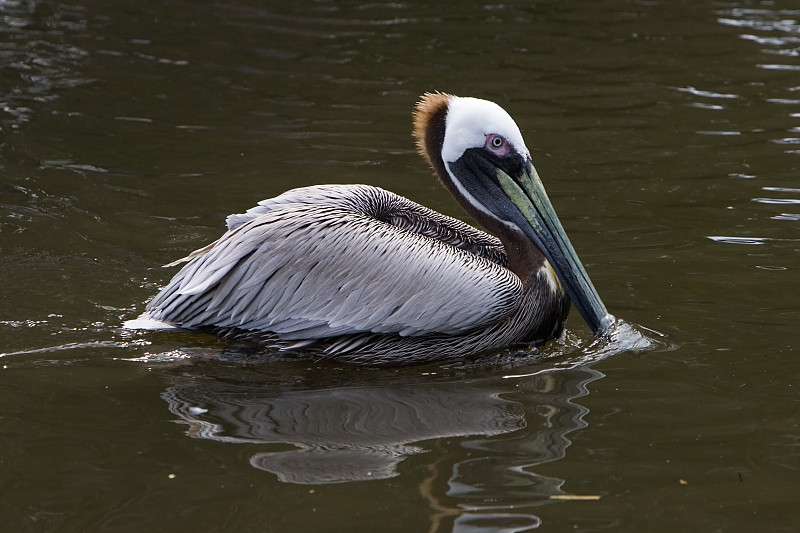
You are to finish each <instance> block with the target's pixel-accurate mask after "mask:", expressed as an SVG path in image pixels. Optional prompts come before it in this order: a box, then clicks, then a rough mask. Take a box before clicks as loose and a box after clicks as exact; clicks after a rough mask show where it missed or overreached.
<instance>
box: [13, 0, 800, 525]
mask: <svg viewBox="0 0 800 533" xmlns="http://www.w3.org/2000/svg"><path fill="white" fill-rule="evenodd" d="M798 43H800V10H798V9H797V8H796V7H795V6H794V5H793V4H792V3H791V2H788V1H780V0H779V1H775V2H725V1H719V2H717V1H714V2H711V1H677V2H666V1H664V2H640V1H618V0H609V1H604V2H597V1H591V2H590V1H583V0H581V1H574V2H558V1H552V2H537V3H530V4H528V3H521V4H508V3H475V2H466V3H465V2H436V3H433V2H421V1H420V2H410V3H409V2H406V3H379V2H376V3H353V2H325V1H321V2H311V3H285V2H261V3H259V2H253V1H251V2H249V3H248V2H241V1H240V2H229V3H212V2H177V1H174V2H147V1H137V2H132V1H126V0H123V1H119V2H101V1H90V2H82V3H79V4H66V3H55V2H36V1H33V0H30V1H22V0H20V1H13V0H9V1H2V0H0V252H1V253H0V490H1V491H2V495H3V497H2V498H1V499H0V524H2V529H3V530H8V531H31V532H39V531H59V532H60V531H80V532H94V531H98V532H99V531H102V532H111V531H126V532H127V531H132V532H133V531H135V532H140V531H190V530H191V531H198V530H199V531H259V532H260V531H315V532H316V531H364V532H367V531H369V532H372V531H403V532H406V531H408V532H411V531H415V532H416V531H431V532H445V531H457V532H470V533H473V532H488V531H503V532H511V531H526V530H530V529H536V528H538V529H540V530H543V531H553V532H561V531H600V530H603V531H630V532H634V531H636V532H638V531H670V532H671V531H676V530H684V531H725V532H731V531H742V532H750V531H777V532H781V531H786V532H790V531H796V530H797V528H799V527H800V518H798V513H797V509H796V508H797V504H796V500H797V495H798V494H800V396H799V395H798V388H800V381H798V375H799V374H800V363H798V360H797V359H796V357H795V353H794V352H795V350H794V348H795V346H797V345H798V343H800V328H798V327H797V321H798V318H799V317H800V303H798V287H800V268H798V267H799V266H800V260H799V259H798V254H799V252H800V181H798V167H800V59H799V58H798V55H800V54H798ZM431 90H443V91H448V92H452V93H455V94H459V95H463V96H478V97H482V98H487V99H491V100H494V101H496V102H498V103H500V104H501V105H502V106H504V107H505V108H506V109H507V110H508V111H509V112H510V113H511V114H512V115H513V116H514V117H515V119H516V121H517V123H518V124H519V125H520V127H521V129H522V131H523V133H524V135H525V137H526V141H527V144H528V146H529V148H530V149H531V150H532V154H533V158H534V163H535V164H536V166H537V168H538V170H539V173H540V174H541V176H542V178H543V180H544V181H545V185H546V186H547V188H548V192H549V194H550V197H551V199H552V201H553V203H554V204H555V206H556V209H557V210H558V212H559V214H560V216H561V219H562V222H563V223H564V225H565V227H566V229H567V231H568V233H569V235H570V237H571V239H572V241H573V243H574V244H575V247H576V248H577V249H578V251H579V253H580V255H581V258H582V259H583V261H584V263H585V265H586V267H587V270H588V271H589V272H590V274H591V276H592V279H593V281H594V283H595V285H596V286H597V288H598V290H599V291H600V293H601V295H602V296H603V299H604V301H605V303H606V305H607V306H608V308H609V310H610V311H611V312H612V313H614V314H615V315H617V316H618V317H621V318H622V319H624V320H625V321H626V322H628V323H630V324H635V325H639V326H641V328H642V329H643V331H647V330H652V331H654V332H657V333H650V336H651V337H652V338H653V339H654V340H655V341H657V342H656V344H655V345H654V346H653V348H651V349H649V350H647V351H643V352H641V351H640V352H636V353H634V352H631V351H624V352H622V353H616V354H614V355H611V356H608V357H602V355H603V354H602V353H598V352H597V351H596V349H594V348H591V347H589V346H588V345H589V342H590V334H589V332H588V331H587V329H586V327H585V326H584V325H583V323H582V322H581V321H580V320H579V319H578V318H577V317H574V318H573V319H572V320H571V322H570V324H569V333H568V336H567V339H566V341H565V342H564V343H562V344H559V343H553V344H551V345H550V346H548V347H547V348H546V349H545V350H544V354H543V358H542V359H541V360H538V361H537V360H521V361H516V362H514V363H504V364H497V363H496V362H493V361H486V362H484V363H481V364H467V363H456V364H450V365H439V366H430V367H414V368H405V369H400V370H391V369H388V370H387V369H383V370H378V369H368V368H353V367H338V366H331V365H320V366H315V365H313V364H310V363H297V364H283V363H282V364H274V365H259V364H252V365H243V364H237V363H225V362H221V361H220V359H226V358H228V355H231V354H234V355H235V354H236V353H237V347H236V346H235V345H232V344H230V343H226V342H223V341H219V340H216V339H214V338H211V337H207V336H203V335H188V334H166V333H150V334H141V333H138V334H131V333H126V332H124V331H122V330H121V329H120V327H119V326H120V324H121V323H122V321H124V320H126V319H129V318H133V317H135V316H136V315H137V314H138V313H139V312H140V311H141V310H142V309H143V307H144V304H145V302H146V301H147V299H148V298H149V297H150V296H152V295H153V294H154V293H155V292H156V291H157V288H158V287H159V286H160V285H162V284H164V283H165V282H166V281H167V280H168V279H169V277H170V276H171V274H172V273H173V272H174V270H171V269H162V268H161V267H160V265H162V264H164V263H167V262H169V261H171V260H173V259H176V258H178V257H181V256H183V255H185V254H186V253H187V252H189V251H191V250H193V249H195V248H198V247H200V246H202V245H204V244H206V243H208V242H210V241H211V240H213V239H215V238H216V237H217V236H219V234H220V233H221V231H222V228H223V224H224V217H225V216H226V215H228V214H230V213H235V212H242V211H244V210H245V209H247V208H249V207H251V206H253V205H255V203H256V202H257V201H258V200H260V199H262V198H266V197H270V196H274V195H276V194H279V193H280V192H282V191H284V190H286V189H288V188H291V187H295V186H301V185H309V184H316V183H354V182H356V183H369V184H373V185H378V186H382V187H385V188H388V189H391V190H393V191H395V192H397V193H400V194H403V195H405V196H408V197H410V198H412V199H414V200H415V201H418V202H420V203H423V204H425V205H428V206H429V207H432V208H434V209H437V210H440V211H442V212H445V213H448V214H451V215H454V216H460V217H462V216H463V214H462V213H461V211H460V210H459V208H458V207H457V206H456V205H455V203H454V202H453V200H452V199H451V198H450V197H449V196H448V195H447V193H446V192H444V191H443V190H441V189H440V187H439V186H438V184H437V183H436V182H435V180H434V179H432V178H431V176H430V171H429V170H428V169H427V168H426V167H425V164H424V163H423V162H422V161H421V160H420V159H419V157H418V156H417V155H416V154H415V151H414V147H413V144H412V139H411V137H410V111H411V109H412V107H413V105H414V103H415V102H416V100H417V97H418V96H419V94H421V93H423V92H425V91H431ZM233 358H235V357H233ZM575 496H583V497H585V498H583V499H574V497H575ZM554 497H555V498H554ZM564 497H567V498H569V497H573V499H563V498H564ZM558 498H562V499H558Z"/></svg>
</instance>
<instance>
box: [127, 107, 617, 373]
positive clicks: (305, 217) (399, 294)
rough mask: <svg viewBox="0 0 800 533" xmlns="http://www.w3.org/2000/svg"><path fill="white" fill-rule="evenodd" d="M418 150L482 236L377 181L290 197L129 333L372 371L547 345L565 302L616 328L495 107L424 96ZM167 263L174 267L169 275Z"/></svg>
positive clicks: (516, 133)
mask: <svg viewBox="0 0 800 533" xmlns="http://www.w3.org/2000/svg"><path fill="white" fill-rule="evenodd" d="M413 122H414V129H413V131H414V136H415V137H416V143H417V148H418V150H419V152H420V154H421V155H422V156H423V157H424V158H425V159H426V160H427V161H428V163H429V164H430V165H431V167H432V168H433V170H434V172H435V174H436V176H438V178H439V180H440V181H441V183H442V184H443V185H444V187H445V188H446V189H447V190H448V191H449V192H450V193H451V194H452V195H453V197H454V198H455V199H456V200H457V201H458V202H459V203H460V204H461V206H462V207H463V208H464V210H465V211H466V212H467V213H468V214H469V215H471V217H472V218H473V219H474V220H475V221H476V222H478V223H479V224H480V225H481V226H483V228H485V229H486V230H487V231H488V233H486V232H484V231H481V230H478V229H476V228H474V227H472V226H470V225H468V224H466V223H464V222H461V221H459V220H457V219H455V218H451V217H449V216H446V215H443V214H440V213H438V212H436V211H433V210H431V209H428V208H426V207H424V206H422V205H420V204H417V203H415V202H413V201H411V200H409V199H406V198H404V197H402V196H399V195H397V194H394V193H392V192H389V191H387V190H384V189H381V188H378V187H372V186H369V185H317V186H310V187H303V188H298V189H293V190H290V191H288V192H285V193H283V194H281V195H280V196H277V197H275V198H270V199H267V200H264V201H261V202H260V203H259V204H258V205H257V206H256V207H254V208H252V209H250V210H248V211H247V212H246V213H243V214H236V215H231V216H229V217H228V218H227V226H228V230H227V232H226V233H225V234H224V235H222V237H220V238H219V239H218V240H217V241H215V242H213V243H211V244H209V245H208V246H206V247H204V248H201V249H199V250H196V251H195V252H193V253H192V254H190V255H189V256H188V257H186V258H184V259H182V260H178V261H176V262H175V263H171V264H170V265H175V264H178V263H180V262H184V261H186V262H187V264H186V265H185V266H184V267H183V268H182V269H181V270H180V272H178V273H177V274H176V275H175V276H174V277H173V278H172V280H171V281H170V282H169V284H167V286H166V287H164V288H163V289H162V290H161V292H159V293H158V294H157V295H156V296H155V298H153V300H152V301H150V303H149V304H148V305H147V308H146V310H145V312H144V314H142V315H141V316H140V317H139V318H138V319H136V320H132V321H129V322H127V323H126V324H125V327H127V328H135V329H162V328H183V329H189V330H203V331H208V332H211V333H214V334H217V335H220V336H224V337H231V338H246V339H250V340H254V341H257V342H259V343H261V344H262V345H263V346H267V347H271V348H275V349H278V350H290V351H292V352H295V351H297V352H306V353H310V354H313V355H316V356H319V357H321V358H330V359H335V360H339V361H347V362H353V363H365V364H395V365H402V364H412V363H422V362H433V361H441V360H447V359H454V358H462V357H467V356H472V355H476V354H481V353H484V352H488V351H491V350H496V349H500V348H505V347H509V346H512V345H518V344H520V343H522V344H525V345H530V346H539V345H542V344H544V343H546V342H547V341H548V340H551V339H553V338H556V337H558V336H560V335H561V333H562V331H563V329H564V323H565V322H566V319H567V314H568V312H569V308H570V302H572V304H574V305H575V307H576V308H577V310H578V312H579V313H580V314H581V316H582V317H583V318H584V320H585V321H586V322H587V324H588V325H589V327H590V328H591V330H592V332H593V333H594V334H596V335H602V334H604V333H606V332H608V331H609V330H610V329H611V328H612V325H613V322H614V317H613V316H611V315H610V314H609V313H608V312H607V310H606V308H605V306H604V305H603V302H602V300H601V299H600V296H599V295H598V293H597V291H596V290H595V288H594V286H593V285H592V282H591V280H590V279H589V276H588V275H587V273H586V271H585V269H584V267H583V265H582V264H581V262H580V260H579V259H578V256H577V254H576V253H575V250H574V249H573V247H572V245H571V244H570V241H569V239H568V238H567V235H566V233H565V231H564V229H563V227H562V225H561V223H560V221H559V219H558V216H557V215H556V213H555V210H554V209H553V206H552V204H551V203H550V200H549V199H548V197H547V194H546V192H545V190H544V187H543V185H542V183H541V181H540V179H539V176H538V174H537V172H536V170H535V169H534V167H533V164H532V162H531V156H530V152H529V151H528V149H527V148H526V146H525V142H524V141H523V138H522V134H521V133H520V130H519V128H518V127H517V125H516V123H515V122H514V120H513V119H512V118H511V116H510V115H509V114H508V113H507V112H506V111H505V110H503V109H502V108H501V107H500V106H499V105H497V104H495V103H494V102H490V101H487V100H481V99H477V98H465V97H458V96H453V95H450V94H445V93H439V92H436V93H426V94H424V95H423V96H422V97H421V99H420V100H419V102H418V103H417V105H416V108H415V109H414V112H413ZM170 265H167V266H170Z"/></svg>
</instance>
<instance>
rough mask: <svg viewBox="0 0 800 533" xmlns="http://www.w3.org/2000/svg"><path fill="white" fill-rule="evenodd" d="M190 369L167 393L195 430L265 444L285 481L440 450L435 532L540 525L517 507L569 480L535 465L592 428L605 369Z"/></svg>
mask: <svg viewBox="0 0 800 533" xmlns="http://www.w3.org/2000/svg"><path fill="white" fill-rule="evenodd" d="M223 366H224V365H223ZM190 368H191V367H190ZM186 370H187V368H186V367H183V368H182V370H181V375H180V376H176V377H174V378H173V379H172V381H173V384H172V385H171V386H170V387H169V388H168V389H167V390H166V391H165V392H164V393H163V395H162V396H163V399H164V400H165V401H166V402H167V403H168V405H169V410H170V411H171V412H172V413H174V414H175V415H177V416H178V417H179V418H180V421H181V422H184V423H186V424H188V426H189V429H188V431H187V433H188V435H189V436H191V437H193V438H198V439H211V440H215V441H219V442H227V443H245V444H251V445H252V444H260V445H264V448H265V450H263V451H259V452H257V453H254V454H253V455H251V457H250V464H251V465H252V466H253V467H255V468H257V469H260V470H264V471H267V472H271V473H273V474H275V475H276V476H277V478H278V479H279V480H280V481H282V482H284V483H293V484H309V485H313V484H330V483H344V482H351V481H364V480H375V479H387V478H391V477H395V476H398V475H399V472H398V466H399V465H400V463H401V462H402V461H403V460H404V459H405V458H407V457H409V456H411V455H414V454H418V453H421V452H430V451H433V452H434V453H435V454H436V455H437V456H438V457H437V458H436V459H434V460H432V461H431V463H430V465H429V472H430V474H429V475H428V477H427V478H426V480H425V481H424V482H423V483H422V484H421V485H420V492H421V494H422V495H423V496H424V497H425V498H426V499H427V500H428V501H429V502H430V505H431V508H432V513H433V514H432V526H431V531H439V530H440V527H441V526H442V525H443V524H445V523H451V521H452V524H453V530H456V531H490V530H491V531H495V530H497V529H496V528H497V526H498V525H500V524H502V525H503V529H502V530H503V531H525V530H528V529H531V528H534V527H537V526H538V525H539V522H540V521H539V518H538V517H536V516H535V515H533V514H527V513H521V512H520V511H521V510H522V509H525V508H529V507H534V506H537V505H542V504H545V503H550V502H552V501H553V500H552V499H551V497H552V496H553V495H560V494H563V491H562V488H561V487H562V485H563V484H564V482H565V480H563V479H558V478H551V477H547V476H541V475H538V474H536V473H535V472H533V471H532V470H533V468H535V467H536V466H537V465H541V464H544V463H548V462H552V461H556V460H558V459H561V458H562V457H564V456H565V453H566V448H567V447H568V446H569V444H570V441H569V439H568V438H567V435H568V434H569V433H570V432H572V431H575V430H576V429H579V428H581V427H584V426H585V425H586V422H584V416H585V414H586V413H587V412H588V410H587V409H586V408H585V407H583V406H581V405H578V404H577V403H574V400H575V399H576V398H579V397H581V396H584V395H586V394H587V388H586V387H587V385H588V384H589V383H590V382H592V381H594V380H596V379H599V378H602V377H603V374H602V373H600V372H599V371H597V370H594V369H591V368H588V367H586V366H573V367H571V368H563V369H554V368H552V367H550V368H546V369H542V370H540V371H538V372H536V373H533V374H526V375H513V374H512V375H507V376H498V375H495V376H492V377H482V378H479V379H470V380H465V379H464V378H463V376H460V377H440V376H424V375H423V376H421V375H420V374H419V373H415V374H414V375H409V376H407V377H398V375H397V374H392V375H391V377H387V379H385V380H380V379H379V380H369V382H367V383H364V380H363V379H362V380H361V382H358V381H357V380H356V379H353V380H351V381H350V382H348V383H345V384H341V383H339V384H338V385H337V384H335V383H333V380H332V379H330V378H328V379H327V380H325V379H323V380H322V382H320V383H311V384H309V383H304V384H302V385H300V386H298V385H295V386H288V387H287V386H286V385H285V384H277V383H276V384H275V386H265V384H264V381H263V379H261V380H259V381H258V383H257V385H256V384H255V383H253V382H250V383H247V382H246V381H238V382H237V381H236V380H231V379H224V380H223V379H217V378H216V377H214V376H210V375H209V373H208V370H209V369H208V368H204V369H202V370H199V371H198V373H197V375H191V374H188V375H187V373H186ZM401 376H402V375H401ZM503 377H505V378H507V379H502V378H503ZM362 378H363V376H362ZM336 381H338V382H341V380H340V379H338V378H337V379H336ZM431 441H435V444H429V443H430V442H431ZM420 442H426V444H425V445H424V446H423V445H420V444H418V443H420ZM276 445H277V446H276ZM286 445H289V446H292V447H293V449H286ZM431 446H433V447H435V449H434V450H431ZM475 450H479V451H480V453H475ZM510 481H511V482H510ZM446 502H455V504H453V503H446ZM487 502H491V503H487Z"/></svg>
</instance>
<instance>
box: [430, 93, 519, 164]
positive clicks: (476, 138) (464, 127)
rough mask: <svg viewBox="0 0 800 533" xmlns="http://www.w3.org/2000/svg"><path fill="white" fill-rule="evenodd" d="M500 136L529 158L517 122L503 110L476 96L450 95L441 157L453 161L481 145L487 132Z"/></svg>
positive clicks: (484, 141) (446, 160)
mask: <svg viewBox="0 0 800 533" xmlns="http://www.w3.org/2000/svg"><path fill="white" fill-rule="evenodd" d="M492 134H494V135H500V136H502V137H503V138H505V140H506V141H508V143H509V144H510V145H511V147H512V148H514V149H515V150H516V151H517V152H519V154H520V155H521V156H522V157H523V158H528V157H530V153H529V152H528V148H527V147H526V146H525V141H524V140H523V139H522V133H520V131H519V128H518V127H517V124H516V123H515V122H514V119H512V118H511V115H509V114H508V113H507V112H506V111H505V109H503V108H502V107H500V106H499V105H497V104H495V103H494V102H490V101H488V100H481V99H479V98H465V97H460V96H451V97H450V101H449V105H448V112H447V120H446V126H445V135H444V144H443V145H442V159H443V160H444V161H445V162H447V163H450V162H453V161H456V160H457V159H458V158H459V157H461V156H462V155H463V154H464V152H465V151H466V150H468V149H470V148H480V147H482V146H484V144H485V143H486V136H487V135H492Z"/></svg>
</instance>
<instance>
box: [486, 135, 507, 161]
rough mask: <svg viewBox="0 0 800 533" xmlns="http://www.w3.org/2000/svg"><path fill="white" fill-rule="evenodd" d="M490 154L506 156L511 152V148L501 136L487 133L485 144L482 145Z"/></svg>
mask: <svg viewBox="0 0 800 533" xmlns="http://www.w3.org/2000/svg"><path fill="white" fill-rule="evenodd" d="M484 147H485V148H487V149H488V150H489V151H491V152H492V153H494V154H496V155H498V156H501V157H502V156H506V155H508V153H509V152H510V151H511V146H510V145H509V144H508V141H507V140H505V138H504V137H503V136H502V135H497V134H495V133H489V134H488V135H486V144H485V145H484Z"/></svg>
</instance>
